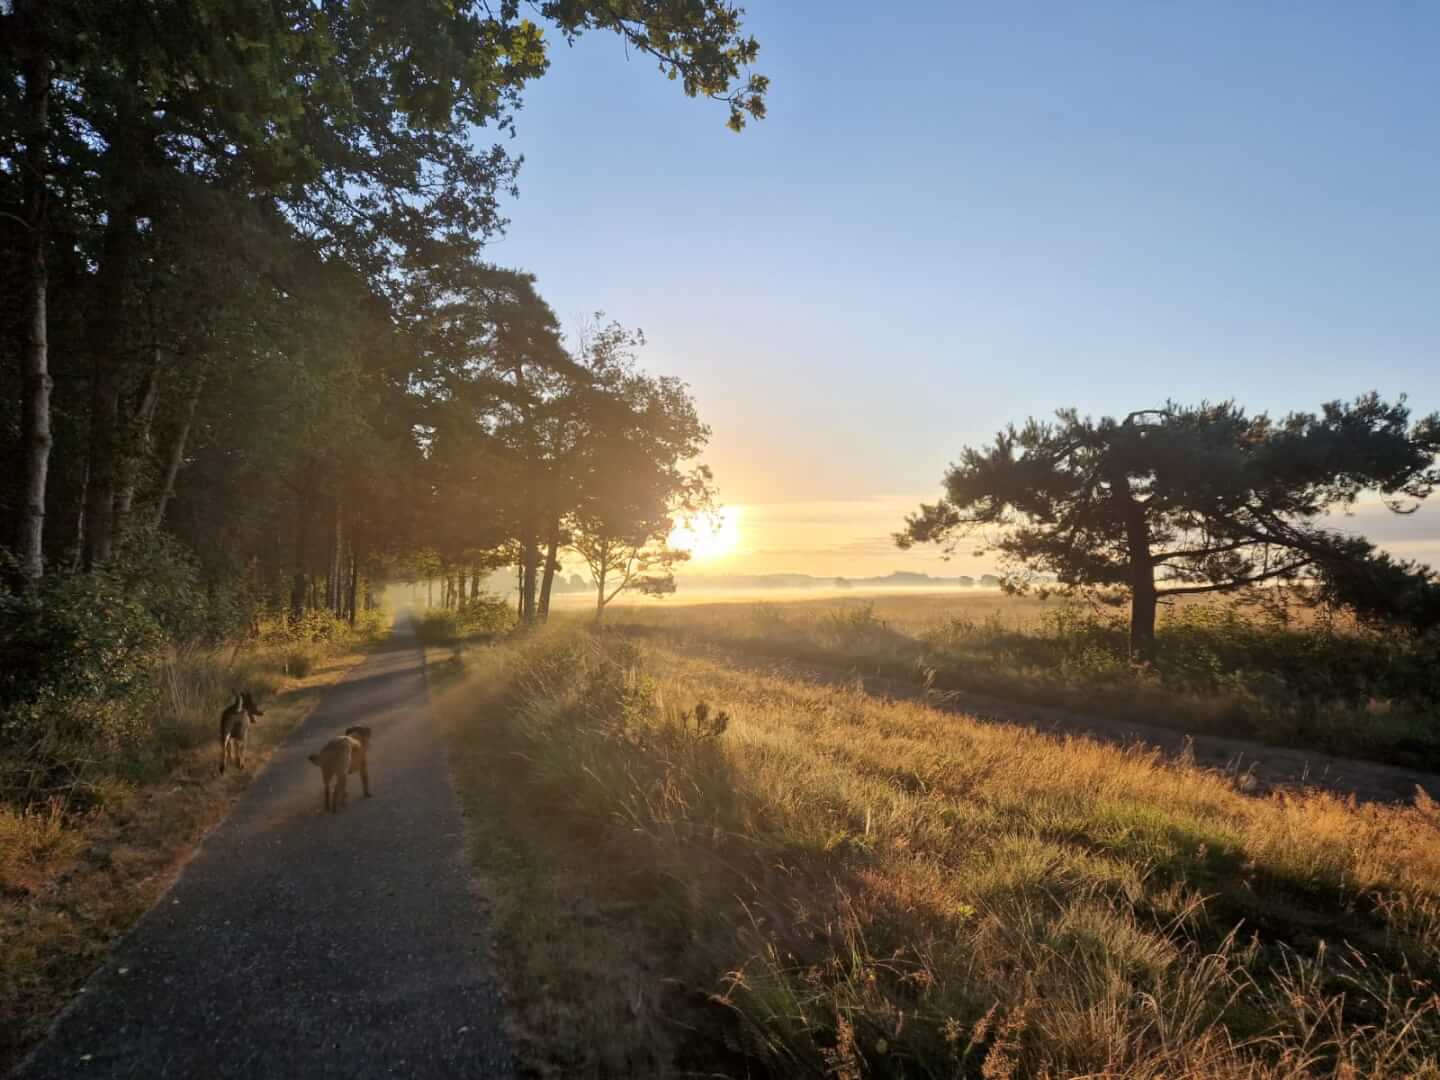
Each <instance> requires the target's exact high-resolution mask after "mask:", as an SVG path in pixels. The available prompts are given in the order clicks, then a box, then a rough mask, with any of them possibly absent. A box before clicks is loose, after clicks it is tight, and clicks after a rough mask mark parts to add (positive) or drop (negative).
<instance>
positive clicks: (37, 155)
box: [15, 55, 54, 586]
mask: <svg viewBox="0 0 1440 1080" xmlns="http://www.w3.org/2000/svg"><path fill="white" fill-rule="evenodd" d="M23 74H24V78H25V101H24V112H25V116H24V122H25V126H26V129H27V130H26V133H25V151H24V158H23V161H24V163H23V166H22V171H23V173H24V175H23V178H22V191H23V196H24V200H25V216H26V218H27V221H26V226H27V228H28V232H27V233H26V235H25V261H26V266H25V271H24V272H25V307H24V325H25V347H24V353H23V356H22V368H21V378H22V390H21V394H22V398H21V403H20V432H21V468H22V470H23V476H24V480H23V482H22V484H21V496H20V520H19V521H18V522H17V525H16V534H17V535H16V538H15V540H16V542H15V550H16V553H17V554H18V555H19V558H20V574H21V577H22V578H23V579H24V580H25V582H26V583H27V584H28V585H30V586H34V585H35V584H37V583H38V582H39V581H40V579H41V578H42V577H43V576H44V573H45V493H46V485H47V483H48V478H49V473H50V447H51V445H52V438H51V435H50V390H51V387H52V386H53V385H54V383H53V380H52V379H51V378H50V344H49V332H48V315H47V311H46V302H47V299H48V291H49V277H48V273H47V268H46V263H45V242H46V228H45V223H46V197H47V194H48V191H47V186H46V183H45V176H46V172H47V170H48V168H49V143H50V62H49V59H48V57H45V56H43V55H31V56H29V57H27V59H26V61H25V64H24V68H23Z"/></svg>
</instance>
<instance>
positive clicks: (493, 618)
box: [415, 596, 515, 645]
mask: <svg viewBox="0 0 1440 1080" xmlns="http://www.w3.org/2000/svg"><path fill="white" fill-rule="evenodd" d="M514 625H515V612H514V610H513V609H512V608H511V606H510V605H509V604H507V603H505V602H504V601H503V600H500V599H499V598H497V597H494V596H482V597H480V598H479V599H475V600H470V601H468V602H467V603H466V604H465V606H464V607H462V608H459V609H458V610H457V609H436V610H431V611H426V612H424V613H422V614H421V615H420V616H419V617H418V618H417V619H416V620H415V632H416V635H417V636H418V637H419V639H420V640H421V641H422V642H424V643H425V644H427V645H452V644H454V643H456V642H458V641H477V640H479V641H483V640H487V639H489V638H493V637H496V636H498V635H500V634H503V633H505V632H506V631H508V630H510V629H511V628H512V627H513V626H514Z"/></svg>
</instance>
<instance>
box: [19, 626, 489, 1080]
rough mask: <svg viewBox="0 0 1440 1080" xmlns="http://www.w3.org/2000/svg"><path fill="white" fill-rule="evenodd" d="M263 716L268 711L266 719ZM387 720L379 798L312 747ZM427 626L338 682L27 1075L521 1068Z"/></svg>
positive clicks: (119, 950) (382, 726) (78, 1002)
mask: <svg viewBox="0 0 1440 1080" xmlns="http://www.w3.org/2000/svg"><path fill="white" fill-rule="evenodd" d="M262 723H263V721H262ZM351 724H368V725H370V727H371V728H372V729H373V731H374V737H373V741H372V744H371V757H370V760H371V764H370V780H371V790H372V792H373V793H374V798H371V799H366V798H364V796H363V795H362V793H361V790H360V777H359V776H358V775H356V776H352V777H351V778H350V802H349V806H348V807H347V808H346V809H345V810H343V811H342V812H341V813H340V814H338V815H330V814H325V813H323V812H322V810H321V782H320V774H319V770H318V769H317V768H315V766H313V765H311V764H310V762H309V761H308V760H307V759H306V758H307V755H308V754H310V753H314V752H315V751H316V750H318V749H319V748H320V746H322V745H323V744H324V743H325V742H326V740H328V739H330V738H332V737H333V736H334V735H337V734H339V733H341V732H343V731H344V729H345V728H346V727H347V726H349V725H351ZM487 934H488V926H487V923H486V919H485V916H484V914H483V911H482V909H481V905H480V903H479V901H478V900H477V898H476V896H475V894H474V891H473V889H472V885H471V879H470V875H469V871H468V867H467V860H466V852H465V842H464V833H463V824H462V819H461V814H460V807H459V804H458V801H457V800H456V797H455V793H454V790H453V788H452V786H451V781H450V773H449V764H448V759H447V755H446V750H445V741H444V739H443V738H442V736H441V732H440V731H439V730H438V726H437V724H436V721H435V720H434V718H433V716H432V713H431V709H430V702H429V695H428V690H427V686H426V675H425V665H424V657H423V653H422V651H421V649H420V648H419V647H418V645H417V643H416V641H415V638H414V633H413V628H412V627H411V625H410V624H409V623H408V622H407V623H402V624H401V625H400V626H398V627H397V629H396V631H395V634H394V636H393V637H392V638H391V639H390V640H389V641H388V642H387V643H386V644H385V646H383V647H382V648H381V649H379V650H378V651H377V652H375V653H374V654H372V655H371V656H370V657H369V658H367V659H366V660H365V661H364V662H362V663H361V664H359V665H357V666H356V668H355V669H353V670H352V671H351V672H349V673H348V674H347V675H346V676H345V678H344V679H343V680H342V681H341V682H340V683H338V684H337V685H336V686H335V687H334V688H333V689H331V690H330V691H329V693H328V694H327V695H326V697H325V698H324V700H322V701H321V703H320V705H319V706H318V707H317V708H316V709H315V711H314V712H313V713H312V714H311V716H310V717H309V718H308V719H307V720H306V721H305V723H304V724H303V725H302V726H301V727H300V728H299V729H297V730H296V731H295V732H294V733H293V734H292V735H291V736H290V738H289V739H288V740H287V741H286V742H285V743H284V744H283V745H281V746H280V747H279V748H277V749H276V751H275V753H274V755H273V756H272V758H271V759H270V762H269V763H268V765H267V766H266V767H265V768H264V770H263V771H262V772H261V773H260V774H259V775H258V776H257V777H256V778H255V780H254V782H253V783H252V784H251V785H250V787H249V788H248V789H247V790H246V792H245V794H244V795H243V796H242V797H241V799H240V800H239V802H238V803H237V805H236V807H235V810H234V811H233V812H232V814H231V815H230V817H229V818H227V819H226V821H225V822H224V823H223V824H222V825H220V826H219V827H218V828H217V829H216V830H215V831H214V832H213V833H211V834H210V836H209V837H207V838H206V840H205V842H204V843H203V845H202V846H201V847H200V849H199V851H198V852H197V853H196V855H195V857H194V858H193V859H192V860H191V862H190V863H189V865H187V867H186V868H185V870H184V872H183V873H182V874H181V875H180V877H179V879H178V880H177V881H176V882H175V884H174V885H173V886H172V887H171V889H170V890H169V891H168V892H167V893H165V894H164V895H163V896H162V897H161V898H160V900H159V902H158V903H157V905H156V906H155V908H154V909H152V910H151V912H150V913H149V914H148V915H146V916H145V918H144V919H142V920H141V922H140V923H139V924H138V925H137V926H136V927H135V929H134V930H133V931H132V932H131V933H130V934H129V935H128V936H127V937H126V938H125V939H124V940H123V941H122V942H121V943H120V944H119V945H118V946H117V947H116V949H115V950H114V951H113V953H112V954H111V956H110V958H109V960H108V961H107V962H106V964H105V965H104V966H103V967H102V968H101V970H100V971H99V972H98V973H97V974H96V975H95V977H94V978H92V979H91V980H90V982H89V983H88V984H87V985H86V987H85V989H84V990H83V991H82V992H81V993H80V994H79V995H78V996H77V997H76V999H75V1000H74V1002H72V1004H71V1005H70V1006H69V1007H68V1008H67V1009H66V1010H65V1012H63V1013H62V1014H61V1016H60V1018H59V1019H58V1021H57V1022H56V1025H55V1027H54V1028H53V1029H52V1031H51V1033H50V1035H49V1037H48V1038H47V1039H46V1041H45V1042H44V1043H43V1044H41V1046H40V1047H38V1048H37V1050H36V1051H35V1052H34V1053H33V1054H32V1055H31V1056H30V1057H29V1058H27V1059H26V1060H25V1061H24V1062H22V1063H21V1065H20V1067H19V1069H18V1070H17V1071H16V1073H15V1074H14V1075H15V1076H16V1077H23V1078H26V1080H31V1078H41V1077H67V1078H83V1077H187V1078H188V1077H195V1076H210V1077H271V1076H274V1077H310V1076H316V1077H319V1076H343V1077H372V1076H375V1077H381V1076H406V1077H445V1076H487V1077H491V1076H505V1075H509V1074H511V1073H512V1072H513V1059H512V1055H511V1051H510V1047H509V1044H508V1042H507V1040H506V1038H505V1035H504V1031H503V1013H502V1004H501V999H500V994H499V990H498V987H497V984H496V981H495V977H494V974H493V970H492V966H491V964H490V962H489V959H488V952H487V945H488V937H487Z"/></svg>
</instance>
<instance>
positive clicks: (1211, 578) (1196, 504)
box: [896, 394, 1440, 659]
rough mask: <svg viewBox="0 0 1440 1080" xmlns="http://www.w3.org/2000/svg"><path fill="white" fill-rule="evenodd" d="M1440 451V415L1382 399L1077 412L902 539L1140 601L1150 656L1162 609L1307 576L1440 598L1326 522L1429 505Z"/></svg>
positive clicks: (926, 515) (1349, 591)
mask: <svg viewBox="0 0 1440 1080" xmlns="http://www.w3.org/2000/svg"><path fill="white" fill-rule="evenodd" d="M1437 450H1440V416H1429V417H1425V418H1423V419H1421V420H1419V421H1417V422H1415V423H1413V424H1412V423H1411V422H1410V413H1409V410H1408V409H1407V408H1406V406H1405V404H1404V400H1403V399H1402V400H1401V401H1400V402H1398V403H1396V404H1387V403H1385V402H1383V401H1381V400H1380V399H1379V397H1378V396H1376V395H1375V394H1369V395H1366V396H1364V397H1361V398H1359V399H1357V400H1356V401H1355V402H1354V403H1353V404H1346V403H1343V402H1338V401H1337V402H1330V403H1328V404H1326V405H1325V406H1324V407H1323V409H1322V410H1321V412H1320V413H1319V414H1318V415H1317V414H1313V413H1291V414H1289V415H1288V416H1285V417H1284V418H1282V419H1280V420H1278V421H1277V420H1272V419H1271V418H1270V417H1269V416H1268V415H1266V414H1264V413H1260V414H1257V415H1255V416H1250V415H1247V414H1246V412H1245V410H1244V409H1242V408H1240V407H1239V406H1238V405H1236V404H1234V403H1233V402H1224V403H1221V404H1219V405H1211V404H1207V403H1202V404H1201V405H1198V406H1194V407H1184V406H1179V405H1175V404H1168V405H1166V407H1165V408H1163V409H1152V410H1143V411H1140V412H1134V413H1131V414H1130V415H1129V416H1127V417H1125V418H1124V419H1123V420H1119V421H1117V420H1114V419H1112V418H1110V417H1104V418H1102V419H1100V420H1098V421H1096V420H1091V419H1089V418H1082V417H1081V416H1080V415H1079V413H1077V412H1076V411H1075V410H1073V409H1063V410H1061V411H1060V412H1059V413H1057V421H1056V422H1055V423H1043V422H1040V421H1037V420H1033V419H1032V420H1030V421H1028V422H1027V423H1026V424H1025V426H1024V427H1023V428H1020V429H1018V430H1017V429H1016V428H1015V427H1013V426H1012V427H1010V428H1007V429H1006V430H1005V431H1002V432H1001V433H1000V434H999V435H997V436H996V439H995V442H994V443H993V444H992V445H990V446H988V447H983V448H980V449H976V448H966V449H965V450H964V451H963V452H962V454H961V457H960V461H959V462H958V463H957V464H955V465H953V466H952V467H951V468H950V470H949V471H948V472H947V473H946V476H945V487H946V495H945V498H944V499H942V500H941V501H940V502H938V503H934V504H927V505H922V506H921V508H920V510H919V512H918V513H916V514H913V515H911V516H910V517H909V518H908V519H907V523H906V529H905V531H904V532H902V533H899V534H897V535H896V539H897V541H898V542H899V544H900V546H901V547H908V546H910V545H911V544H914V543H930V542H935V543H940V544H943V545H946V547H947V550H953V549H954V546H955V544H956V543H958V542H959V541H960V539H961V538H963V537H966V536H970V535H972V534H974V533H975V532H976V531H977V530H986V529H990V530H994V531H993V532H992V533H989V534H986V536H987V539H985V540H984V541H983V546H984V547H986V548H993V549H995V550H998V551H999V552H1000V553H1001V554H1002V555H1004V556H1005V557H1006V558H1007V559H1008V560H1010V561H1011V562H1013V563H1014V564H1016V565H1017V567H1019V568H1022V569H1025V570H1030V571H1043V572H1046V573H1053V574H1054V575H1056V577H1057V578H1058V579H1059V581H1060V583H1061V585H1062V586H1066V587H1070V588H1122V589H1127V590H1129V592H1130V595H1131V644H1132V648H1133V649H1134V650H1135V652H1136V653H1137V655H1138V656H1139V657H1140V658H1141V659H1150V658H1151V656H1152V654H1153V649H1154V628H1155V605H1156V600H1157V598H1163V597H1166V596H1177V595H1184V594H1191V593H1204V592H1229V591H1234V590H1236V589H1239V588H1242V587H1244V586H1247V585H1253V584H1256V583H1258V582H1263V581H1270V580H1276V579H1291V580H1293V579H1297V578H1300V577H1302V576H1304V575H1307V574H1309V575H1313V576H1318V577H1320V578H1322V579H1324V580H1328V581H1331V582H1334V583H1335V585H1334V588H1333V589H1332V595H1335V596H1337V597H1341V596H1352V597H1353V596H1355V595H1356V594H1357V593H1358V592H1359V591H1360V590H1359V589H1358V588H1357V587H1356V586H1355V585H1354V582H1355V580H1356V579H1357V578H1359V577H1366V576H1370V575H1375V574H1382V573H1383V574H1384V575H1385V576H1386V578H1387V579H1396V578H1398V579H1400V583H1402V584H1409V585H1410V586H1411V588H1412V589H1413V590H1420V591H1421V592H1422V593H1425V594H1426V595H1430V594H1434V593H1440V586H1436V585H1435V584H1434V583H1433V582H1431V581H1429V579H1428V575H1427V574H1424V573H1422V571H1421V570H1420V568H1417V567H1415V566H1408V565H1402V564H1397V563H1395V562H1393V561H1390V560H1384V561H1381V562H1377V561H1376V559H1375V557H1374V555H1373V549H1372V548H1370V547H1369V546H1368V545H1365V544H1363V542H1362V543H1360V544H1357V543H1356V542H1354V541H1352V540H1351V539H1350V538H1347V537H1345V536H1342V535H1340V534H1338V533H1336V532H1334V531H1333V530H1330V529H1327V528H1325V527H1323V526H1320V525H1317V524H1316V519H1318V518H1319V517H1320V516H1321V515H1322V514H1324V513H1325V512H1326V511H1330V510H1334V509H1336V508H1343V507H1347V506H1350V505H1352V504H1353V503H1354V502H1355V500H1356V499H1357V498H1358V497H1359V496H1360V495H1361V493H1362V492H1364V491H1367V490H1372V489H1373V490H1376V491H1379V492H1380V493H1382V494H1383V495H1385V496H1386V497H1387V498H1388V499H1390V500H1391V505H1392V506H1394V507H1396V508H1398V505H1399V504H1398V503H1395V502H1394V500H1396V499H1408V500H1412V501H1418V500H1420V499H1423V498H1425V497H1426V496H1427V495H1428V494H1429V493H1430V491H1431V489H1432V488H1433V486H1434V485H1435V483H1436V482H1437V481H1440V471H1437V469H1436V466H1435V456H1436V452H1437ZM1347 583H1348V584H1347ZM1399 591H1400V590H1399V589H1398V588H1397V587H1396V586H1395V585H1391V586H1390V587H1389V588H1388V589H1387V590H1384V595H1388V596H1390V597H1392V598H1393V597H1395V596H1396V595H1397V594H1398V593H1399ZM1366 595H1367V600H1366V606H1367V607H1368V608H1369V610H1370V611H1372V612H1375V613H1378V612H1379V611H1381V610H1384V609H1385V608H1386V607H1388V606H1389V605H1388V604H1386V603H1385V600H1384V598H1383V596H1382V590H1380V589H1371V590H1369V591H1368V593H1367V594H1366ZM1412 606H1413V605H1412ZM1428 606H1429V607H1430V608H1436V602H1435V601H1433V600H1431V601H1430V602H1429V604H1428ZM1391 611H1392V613H1393V614H1396V615H1401V614H1403V612H1402V611H1401V610H1400V609H1399V608H1398V607H1397V608H1391Z"/></svg>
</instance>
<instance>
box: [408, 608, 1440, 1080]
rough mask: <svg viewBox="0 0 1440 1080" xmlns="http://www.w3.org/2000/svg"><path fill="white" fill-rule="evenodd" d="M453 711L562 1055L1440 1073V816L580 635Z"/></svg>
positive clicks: (857, 1067) (518, 651)
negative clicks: (1254, 793)
mask: <svg viewBox="0 0 1440 1080" xmlns="http://www.w3.org/2000/svg"><path fill="white" fill-rule="evenodd" d="M437 699H438V700H437V708H439V709H440V710H441V712H442V715H445V716H446V717H448V718H449V720H450V721H451V723H452V724H453V730H454V756H453V761H454V764H455V770H456V777H457V784H458V787H459V789H460V791H461V795H462V798H463V799H464V801H465V803H466V807H467V810H468V813H469V819H470V821H471V823H472V826H473V843H474V848H475V851H476V857H477V864H478V865H479V867H480V869H481V874H482V877H483V882H484V888H485V891H486V893H487V895H488V898H489V902H490V904H491V905H492V907H493V911H494V919H495V927H496V932H497V944H498V954H499V957H500V964H501V968H502V975H503V977H504V978H505V981H506V984H507V992H508V996H509V1002H510V1006H511V1011H512V1013H513V1015H514V1016H515V1018H516V1020H515V1023H516V1037H517V1041H518V1042H519V1044H520V1046H521V1048H522V1051H523V1052H524V1053H525V1055H526V1057H527V1060H528V1062H529V1064H530V1065H531V1067H532V1068H534V1069H535V1070H536V1071H539V1072H542V1073H544V1072H549V1073H551V1074H554V1075H567V1076H569V1075H591V1076H629V1075H657V1076H661V1075H722V1074H723V1075H765V1074H770V1075H783V1076H792V1075H813V1076H839V1077H861V1076H975V1077H982V1078H985V1080H997V1078H1001V1077H1012V1076H1013V1077H1020V1076H1034V1077H1042V1076H1049V1077H1061V1076H1107V1077H1155V1078H1157V1080H1158V1078H1159V1077H1162V1076H1164V1077H1169V1078H1174V1077H1196V1078H1198V1077H1220V1078H1230V1077H1236V1078H1238V1077H1247V1078H1286V1080H1300V1078H1307V1077H1351V1078H1359V1077H1373V1078H1376V1080H1379V1078H1381V1077H1398V1076H1416V1077H1440V1058H1437V1053H1440V997H1437V985H1440V984H1437V979H1440V808H1437V807H1436V806H1435V805H1434V804H1433V803H1431V802H1429V801H1427V800H1424V799H1423V798H1422V799H1421V800H1420V801H1419V802H1417V803H1416V804H1415V805H1412V806H1406V807H1394V806H1357V805H1355V804H1353V803H1352V802H1347V801H1344V800H1340V799H1337V798H1334V797H1331V796H1328V795H1325V794H1323V793H1319V792H1302V793H1288V794H1284V795H1276V796H1272V797H1267V798H1255V797H1251V796H1247V795H1244V794H1242V793H1241V792H1239V791H1238V790H1236V788H1235V787H1234V786H1233V785H1232V783H1231V781H1230V780H1229V779H1227V778H1226V777H1225V776H1223V775H1220V774H1217V773H1213V772H1208V771H1203V770H1198V769H1194V768H1191V767H1188V766H1186V765H1184V764H1177V763H1173V762H1166V761H1165V760H1162V759H1161V758H1160V757H1158V756H1157V755H1154V754H1150V753H1145V752H1142V751H1140V750H1138V749H1131V750H1128V751H1127V750H1123V749H1118V748H1115V747H1109V746H1103V745H1100V744H1096V743H1092V742H1089V741H1086V740H1081V739H1068V738H1067V739H1061V738H1055V737H1052V736H1046V735H1041V734H1037V733H1033V732H1030V731H1028V730H1024V729H1020V728H1015V727H1008V726H1004V725H996V724H989V723H980V722H977V721H973V720H971V719H968V718H965V717H963V716H957V715H956V714H954V713H951V712H942V711H938V710H935V709H931V708H928V707H926V706H925V705H923V704H922V703H918V702H906V701H882V700H877V699H874V698H871V697H869V696H868V695H866V694H865V693H863V692H862V691H860V690H859V689H857V688H855V687H853V686H844V685H821V684H817V683H813V682H808V681H803V680H793V679H788V678H784V677H780V676H774V675H756V674H754V673H752V672H747V671H741V670H735V669H731V668H730V667H727V666H726V665H725V663H724V662H723V658H722V659H721V660H720V661H718V662H717V661H716V660H714V659H706V658H701V657H697V656H695V655H693V654H690V653H683V652H677V651H674V650H672V649H670V648H667V647H665V646H664V645H662V644H659V643H656V642H653V641H641V642H639V643H637V642H636V641H634V640H633V639H631V640H626V639H624V638H622V637H620V636H619V635H614V634H607V635H601V636H595V635H591V634H589V633H587V632H585V631H583V630H581V629H580V628H578V627H574V626H571V627H563V626H562V627H553V628H551V629H550V630H547V631H545V632H544V633H542V634H539V635H536V636H533V637H531V638H529V639H521V640H520V641H518V642H516V643H512V644H507V645H499V646H492V647H489V648H483V649H477V650H473V651H472V652H471V653H470V654H468V656H467V659H466V663H465V668H464V672H463V674H461V675H458V676H456V677H453V678H451V679H450V680H449V681H448V682H447V683H444V684H442V685H441V687H440V688H438V689H437ZM702 702H703V703H705V705H706V709H705V710H703V712H704V713H705V719H704V722H703V723H702V722H700V716H699V715H698V714H700V713H701V712H702V710H700V709H699V705H700V703H702ZM722 712H723V713H724V715H725V722H724V724H719V723H717V722H716V721H717V719H718V717H719V714H720V713H722Z"/></svg>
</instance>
